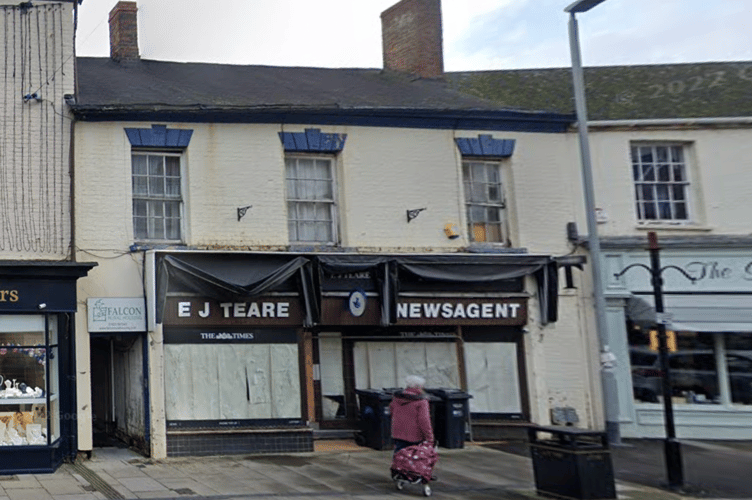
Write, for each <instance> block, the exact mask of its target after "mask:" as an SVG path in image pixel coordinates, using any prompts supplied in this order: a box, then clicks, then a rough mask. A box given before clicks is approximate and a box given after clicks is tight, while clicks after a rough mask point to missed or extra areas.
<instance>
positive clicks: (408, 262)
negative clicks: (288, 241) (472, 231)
mask: <svg viewBox="0 0 752 500" xmlns="http://www.w3.org/2000/svg"><path fill="white" fill-rule="evenodd" d="M157 270H158V276H157V304H158V316H157V318H158V321H160V322H162V323H163V331H164V349H165V385H166V390H165V393H166V398H167V400H166V401H165V407H166V420H167V449H168V455H173V456H174V455H191V454H192V455H196V454H202V450H210V451H211V452H214V453H217V452H221V453H232V452H241V453H246V452H251V451H256V452H259V451H261V452H280V451H311V450H312V432H311V428H312V427H317V428H321V429H325V428H330V429H332V428H348V427H349V428H352V427H353V426H354V423H355V420H356V419H357V411H358V409H357V400H356V391H357V390H359V389H368V388H384V387H397V386H399V385H401V384H402V382H403V378H404V376H405V375H407V374H411V373H417V374H421V375H423V376H425V377H426V378H427V379H428V380H429V383H430V384H431V385H433V386H435V387H454V388H458V389H463V390H467V391H470V392H475V394H473V399H474V400H475V401H473V407H474V408H475V414H474V418H506V419H512V420H524V419H527V418H528V409H527V407H528V404H527V400H526V397H527V396H526V386H527V381H526V380H525V369H524V368H525V367H524V358H525V356H524V348H523V335H524V327H525V326H526V325H528V322H529V321H530V318H531V317H535V318H536V320H538V321H541V322H542V323H547V322H550V321H555V320H556V314H557V310H556V307H557V287H558V280H557V264H556V262H555V260H554V259H553V258H551V257H549V256H537V255H528V254H514V255H501V254H498V255H497V254H492V255H469V254H443V255H362V254H261V253H213V252H207V253H194V252H174V253H159V254H158V255H157ZM528 278H530V279H529V280H528ZM533 296H534V297H535V298H537V305H538V306H539V309H538V310H537V311H535V314H533V313H532V312H530V311H529V310H528V309H529V307H528V302H529V299H530V298H531V297H533ZM467 360H470V361H471V362H470V363H469V364H470V365H472V366H467V364H468V363H467ZM489 366H490V367H491V368H490V369H489V368H488V367H489ZM478 367H486V371H483V369H479V368H478ZM183 372H185V373H183ZM218 374H219V375H218ZM173 375H174V376H173ZM491 379H493V380H494V381H496V382H494V384H496V385H494V384H490V386H489V383H488V382H489V380H491ZM499 384H501V385H502V386H503V387H502V386H499ZM204 388H205V389H206V390H205V391H204ZM481 388H484V389H481ZM496 391H499V392H501V393H503V394H505V397H506V399H505V400H500V399H499V397H498V395H497V394H495V392H496ZM492 392H493V394H492ZM502 399H503V398H502ZM312 424H313V425H312ZM223 436H224V437H223ZM223 440H226V441H227V443H224V441H223ZM230 442H232V445H230V444H229V443H230ZM238 442H241V443H243V444H242V445H238Z"/></svg>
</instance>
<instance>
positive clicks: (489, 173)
mask: <svg viewBox="0 0 752 500" xmlns="http://www.w3.org/2000/svg"><path fill="white" fill-rule="evenodd" d="M462 178H463V183H464V186H465V207H466V209H467V226H468V234H469V236H470V240H471V241H475V242H495V243H505V242H506V240H507V238H508V228H507V221H506V200H505V197H504V186H503V183H502V170H501V164H500V163H499V162H490V161H465V162H462Z"/></svg>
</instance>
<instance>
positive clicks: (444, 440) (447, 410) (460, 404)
mask: <svg viewBox="0 0 752 500" xmlns="http://www.w3.org/2000/svg"><path fill="white" fill-rule="evenodd" d="M426 392H427V393H429V394H431V395H433V396H435V397H436V398H438V401H435V402H434V403H433V404H434V405H435V406H436V410H435V413H436V415H435V420H434V434H435V435H436V440H437V441H438V442H439V446H441V447H442V448H464V447H465V422H466V421H467V417H468V414H469V412H470V409H469V407H468V400H469V399H470V398H471V397H472V396H471V395H470V394H468V393H467V392H465V391H462V390H460V389H445V388H439V389H426Z"/></svg>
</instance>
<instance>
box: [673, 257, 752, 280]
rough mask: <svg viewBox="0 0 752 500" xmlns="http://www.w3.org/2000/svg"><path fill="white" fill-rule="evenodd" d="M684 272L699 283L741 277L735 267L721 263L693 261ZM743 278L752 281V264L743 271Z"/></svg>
mask: <svg viewBox="0 0 752 500" xmlns="http://www.w3.org/2000/svg"><path fill="white" fill-rule="evenodd" d="M684 270H685V271H687V273H688V274H689V275H690V276H692V277H693V278H694V279H695V280H697V281H729V280H732V279H734V278H735V277H738V276H739V273H738V271H735V270H734V268H733V267H730V266H727V265H724V264H722V263H721V262H719V261H715V260H710V261H693V262H690V263H688V264H686V265H685V266H684ZM741 278H742V279H743V280H746V281H752V262H748V263H747V264H746V265H745V266H744V267H743V268H742V270H741Z"/></svg>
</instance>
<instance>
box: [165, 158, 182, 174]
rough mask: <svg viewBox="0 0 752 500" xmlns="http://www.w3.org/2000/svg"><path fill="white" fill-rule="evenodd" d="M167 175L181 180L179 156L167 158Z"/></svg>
mask: <svg viewBox="0 0 752 500" xmlns="http://www.w3.org/2000/svg"><path fill="white" fill-rule="evenodd" d="M165 168H166V175H167V176H169V177H177V178H180V158H178V157H177V156H167V157H165Z"/></svg>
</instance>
